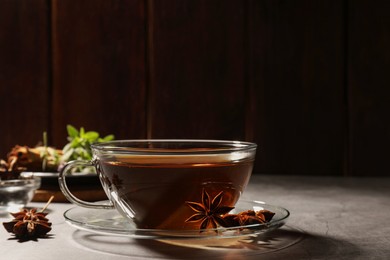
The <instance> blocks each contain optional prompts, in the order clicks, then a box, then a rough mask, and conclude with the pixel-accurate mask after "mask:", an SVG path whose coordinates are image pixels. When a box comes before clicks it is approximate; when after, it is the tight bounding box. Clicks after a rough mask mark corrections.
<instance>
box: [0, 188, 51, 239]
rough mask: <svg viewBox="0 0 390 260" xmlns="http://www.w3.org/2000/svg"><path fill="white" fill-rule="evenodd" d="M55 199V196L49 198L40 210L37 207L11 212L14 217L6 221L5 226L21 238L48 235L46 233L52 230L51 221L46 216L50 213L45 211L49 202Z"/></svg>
mask: <svg viewBox="0 0 390 260" xmlns="http://www.w3.org/2000/svg"><path fill="white" fill-rule="evenodd" d="M52 200H53V196H52V197H51V198H50V199H49V201H48V203H47V204H46V206H45V207H44V208H43V209H42V210H41V211H39V212H37V209H36V208H33V209H23V210H21V211H19V212H16V213H11V215H12V216H13V217H14V219H13V220H11V221H10V222H4V223H3V226H4V228H5V229H6V230H7V231H8V232H9V233H13V234H15V236H16V238H19V239H31V238H42V237H46V234H47V233H48V232H49V231H50V230H51V223H50V222H49V219H48V218H46V215H47V214H48V213H44V212H43V211H45V209H46V208H47V206H48V205H49V203H50V202H51V201H52Z"/></svg>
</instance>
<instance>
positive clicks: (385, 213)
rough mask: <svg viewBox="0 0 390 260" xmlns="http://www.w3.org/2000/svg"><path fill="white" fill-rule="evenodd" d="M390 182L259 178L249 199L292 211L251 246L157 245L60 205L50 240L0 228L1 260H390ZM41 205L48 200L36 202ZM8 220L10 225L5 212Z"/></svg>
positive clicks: (53, 209)
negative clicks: (108, 230) (72, 220)
mask: <svg viewBox="0 0 390 260" xmlns="http://www.w3.org/2000/svg"><path fill="white" fill-rule="evenodd" d="M389 198H390V179H388V178H341V177H308V176H294V177H289V176H263V175H253V176H252V179H251V181H250V184H249V186H248V188H247V189H246V191H245V193H244V194H243V197H242V199H243V200H257V201H265V202H267V203H269V204H274V205H279V206H282V207H285V208H287V209H288V210H289V211H290V212H291V216H290V218H289V219H288V222H287V225H286V226H284V227H282V228H281V229H279V230H276V231H275V232H271V233H269V234H267V235H263V236H260V237H252V238H248V239H247V240H246V241H236V240H234V239H233V240H220V241H218V243H217V244H213V245H211V246H210V245H206V246H204V245H201V246H199V245H198V244H197V242H196V241H195V242H194V241H193V242H186V243H181V242H180V241H171V242H169V241H156V240H145V239H134V238H128V237H117V236H107V235H101V234H95V233H90V232H88V231H83V230H78V229H76V228H74V227H72V226H70V225H68V224H67V223H65V221H64V218H63V212H64V211H65V210H67V209H69V208H71V207H73V206H72V205H71V204H66V203H63V204H61V203H53V204H52V205H50V208H49V209H50V211H49V215H48V217H49V218H50V220H51V222H52V223H53V230H52V232H51V233H50V234H51V236H50V237H49V238H46V239H38V240H37V241H26V242H18V241H17V240H15V239H12V236H11V235H10V234H8V233H7V232H6V231H5V229H3V228H1V229H0V248H1V256H0V259H13V260H18V259H40V260H45V259H57V260H60V259H83V260H88V259H94V260H95V259H114V260H115V259H144V258H151V259H198V258H204V259H206V258H207V259H209V258H216V259H271V260H272V259H390V225H389V224H388V221H389V219H390V217H389V216H390V200H389ZM29 206H32V207H42V206H43V203H32V204H31V205H29ZM0 220H1V222H4V221H8V220H10V217H8V215H4V214H3V215H0Z"/></svg>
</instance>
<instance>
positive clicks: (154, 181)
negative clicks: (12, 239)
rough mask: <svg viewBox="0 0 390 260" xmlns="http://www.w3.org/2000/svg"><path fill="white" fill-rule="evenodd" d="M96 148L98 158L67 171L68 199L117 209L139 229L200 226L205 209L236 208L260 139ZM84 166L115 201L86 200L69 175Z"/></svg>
mask: <svg viewBox="0 0 390 260" xmlns="http://www.w3.org/2000/svg"><path fill="white" fill-rule="evenodd" d="M91 148H92V152H93V159H92V161H72V162H69V163H67V164H66V165H65V166H64V168H63V169H62V170H61V172H60V175H59V184H60V188H61V190H62V192H63V193H64V195H65V196H66V198H67V199H68V200H69V201H70V202H72V203H74V204H76V205H79V206H81V207H88V208H99V209H111V208H115V209H116V210H117V211H118V212H119V213H121V214H122V215H123V216H125V217H126V218H129V219H131V220H132V221H134V223H135V224H136V225H137V227H139V228H147V229H150V228H153V229H172V230H177V229H196V228H199V225H200V223H199V221H197V220H196V218H197V217H196V216H195V217H194V219H191V216H194V215H196V214H198V213H199V212H198V211H199V210H201V208H202V210H203V211H204V212H203V213H205V214H207V212H209V211H210V210H215V208H216V207H217V206H218V207H220V208H222V207H234V205H235V204H236V202H237V201H238V199H239V198H240V196H241V194H242V192H243V191H244V189H245V187H246V186H247V184H248V182H249V179H250V176H251V173H252V168H253V162H254V159H255V153H256V144H254V143H249V142H240V141H221V140H119V141H111V142H106V143H98V144H94V145H92V147H91ZM80 166H93V167H95V169H96V172H97V174H98V176H99V179H100V181H101V184H102V187H103V189H104V191H105V193H106V194H107V197H108V199H109V203H93V202H86V201H82V200H80V199H78V198H77V197H76V196H74V195H73V194H72V193H71V192H70V191H69V189H68V187H67V184H66V176H67V174H68V173H70V172H71V171H72V169H74V168H75V167H80ZM198 204H201V206H200V208H199V207H197V206H196V205H198ZM216 204H218V205H216ZM194 205H195V206H194ZM203 213H202V212H200V214H199V215H202V214H203ZM189 219H191V221H189ZM206 226H207V225H206Z"/></svg>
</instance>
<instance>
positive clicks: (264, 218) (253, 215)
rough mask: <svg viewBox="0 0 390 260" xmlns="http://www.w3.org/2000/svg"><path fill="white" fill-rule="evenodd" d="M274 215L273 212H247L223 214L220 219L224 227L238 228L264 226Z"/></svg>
mask: <svg viewBox="0 0 390 260" xmlns="http://www.w3.org/2000/svg"><path fill="white" fill-rule="evenodd" d="M274 215H275V213H274V212H271V211H269V210H265V209H263V210H259V211H254V210H247V211H243V212H240V213H238V214H225V215H223V216H222V218H223V220H224V223H225V226H224V227H238V226H248V225H256V224H266V223H268V222H270V221H271V219H272V217H273V216H274Z"/></svg>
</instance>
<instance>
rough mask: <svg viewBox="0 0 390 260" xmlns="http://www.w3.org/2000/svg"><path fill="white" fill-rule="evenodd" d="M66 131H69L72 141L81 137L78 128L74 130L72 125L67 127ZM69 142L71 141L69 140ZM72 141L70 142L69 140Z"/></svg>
mask: <svg viewBox="0 0 390 260" xmlns="http://www.w3.org/2000/svg"><path fill="white" fill-rule="evenodd" d="M66 129H67V131H68V135H69V137H71V138H72V139H73V138H75V137H76V136H78V135H79V131H77V129H76V128H74V127H73V126H72V125H67V126H66ZM68 140H69V139H68ZM69 141H70V140H69Z"/></svg>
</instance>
